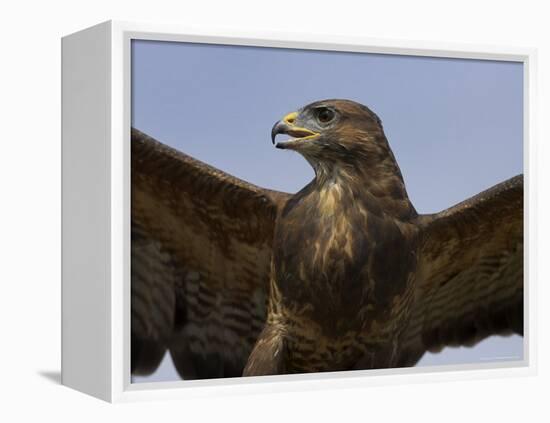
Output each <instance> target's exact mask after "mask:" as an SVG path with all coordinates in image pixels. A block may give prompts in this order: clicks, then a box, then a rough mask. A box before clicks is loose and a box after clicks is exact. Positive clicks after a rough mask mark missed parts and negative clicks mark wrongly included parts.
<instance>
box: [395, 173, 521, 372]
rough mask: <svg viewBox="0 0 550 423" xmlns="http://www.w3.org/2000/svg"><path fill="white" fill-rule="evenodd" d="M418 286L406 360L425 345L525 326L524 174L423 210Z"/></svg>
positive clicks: (467, 341) (469, 340) (466, 341)
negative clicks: (454, 202) (452, 202)
mask: <svg viewBox="0 0 550 423" xmlns="http://www.w3.org/2000/svg"><path fill="white" fill-rule="evenodd" d="M419 224H420V226H421V229H422V232H423V238H422V244H421V248H420V254H419V264H418V265H419V269H418V277H417V288H416V292H415V299H414V303H413V305H412V310H411V316H410V320H409V324H408V327H407V329H406V331H405V332H404V333H403V336H402V348H401V349H402V352H401V358H400V361H401V363H400V365H403V366H410V365H414V364H415V363H416V362H417V361H418V360H419V359H420V358H421V357H422V355H423V354H424V352H425V351H439V350H440V349H442V348H443V347H445V346H459V345H467V346H471V345H473V344H475V343H477V342H479V341H480V340H482V339H484V338H486V337H488V336H490V335H495V334H500V335H506V334H510V333H518V334H523V175H518V176H516V177H514V178H511V179H509V180H508V181H505V182H503V183H501V184H499V185H496V186H495V187H493V188H491V189H489V190H487V191H484V192H482V193H480V194H478V195H476V196H475V197H472V198H470V199H469V200H466V201H464V202H462V203H460V204H458V205H456V206H454V207H452V208H450V209H448V210H445V211H443V212H441V213H438V214H435V215H425V216H421V217H420V218H419Z"/></svg>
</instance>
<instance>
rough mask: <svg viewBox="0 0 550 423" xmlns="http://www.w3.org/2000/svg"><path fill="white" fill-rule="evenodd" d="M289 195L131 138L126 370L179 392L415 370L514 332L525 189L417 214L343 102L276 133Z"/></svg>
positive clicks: (381, 141) (366, 117)
mask: <svg viewBox="0 0 550 423" xmlns="http://www.w3.org/2000/svg"><path fill="white" fill-rule="evenodd" d="M280 133H286V134H289V135H291V136H292V137H297V138H294V139H291V140H289V141H286V142H279V143H277V147H278V148H285V149H292V150H295V151H297V152H299V153H300V154H302V155H303V156H304V157H305V158H306V159H307V161H308V162H309V163H310V164H311V165H312V167H313V168H314V170H315V178H314V180H313V181H311V182H310V183H309V184H308V185H307V186H306V187H304V188H303V189H302V190H301V191H300V192H298V193H297V194H295V195H290V194H285V193H280V192H275V191H269V190H265V189H262V188H259V187H256V186H254V185H251V184H248V183H246V182H243V181H241V180H239V179H237V178H234V177H231V176H229V175H227V174H225V173H223V172H221V171H219V170H216V169H214V168H212V167H210V166H207V165H205V164H203V163H200V162H198V161H196V160H194V159H192V158H190V157H188V156H186V155H184V154H183V153H180V152H178V151H176V150H173V149H171V148H169V147H166V146H164V145H162V144H160V143H158V142H156V141H154V140H153V139H151V138H149V137H148V136H146V135H145V134H143V133H141V132H139V131H137V130H132V299H131V302H132V320H131V327H132V345H131V348H132V372H133V373H134V374H148V373H151V372H152V371H154V370H155V369H156V367H157V366H158V364H159V362H160V360H161V359H162V356H163V355H164V353H165V351H166V350H167V349H168V350H169V351H170V353H171V355H172V358H173V359H174V363H175V365H176V368H177V370H178V372H179V374H180V375H181V376H182V378H184V379H191V378H208V377H227V376H240V375H242V374H244V375H263V374H279V373H296V372H313V371H335V370H348V369H368V368H379V367H395V366H411V365H414V364H415V363H416V362H417V361H418V360H419V359H420V357H421V356H422V355H423V353H424V352H425V351H427V350H430V351H436V350H438V349H441V348H442V347H444V346H446V345H472V344H474V343H476V342H478V341H479V340H481V339H483V338H485V337H487V336H490V335H493V334H507V333H512V332H515V333H520V334H522V333H523V178H522V176H517V177H515V178H512V179H510V180H509V181H506V182H504V183H502V184H500V185H497V186H496V187H494V188H491V189H490V190H488V191H485V192H483V193H481V194H479V195H477V196H475V197H473V198H471V199H469V200H467V201H465V202H463V203H461V204H459V205H457V206H455V207H452V208H450V209H448V210H446V211H443V212H441V213H438V214H434V215H418V214H417V212H416V210H415V209H414V207H413V205H412V204H411V202H410V201H409V199H408V196H407V192H406V189H405V184H404V182H403V178H402V176H401V172H400V170H399V167H398V165H397V163H396V161H395V158H394V156H393V154H392V152H391V149H390V147H389V144H388V142H387V140H386V137H385V135H384V131H383V129H382V125H381V122H380V119H379V118H378V117H377V116H376V115H375V114H374V113H373V112H372V111H370V110H369V109H368V108H366V107H365V106H362V105H360V104H358V103H354V102H351V101H346V100H326V101H321V102H316V103H312V104H310V105H308V106H306V107H304V108H302V109H300V110H299V111H298V112H295V113H291V114H289V115H287V116H285V118H284V119H283V120H281V121H280V122H278V123H277V124H276V125H275V126H274V128H273V131H272V137H273V139H275V137H276V136H277V135H278V134H280Z"/></svg>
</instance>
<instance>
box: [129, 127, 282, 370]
mask: <svg viewBox="0 0 550 423" xmlns="http://www.w3.org/2000/svg"><path fill="white" fill-rule="evenodd" d="M131 160H132V176H131V177H132V191H131V195H132V199H131V209H132V282H131V283H132V290H131V291H132V298H131V304H132V306H131V309H132V320H131V325H132V372H133V373H134V374H148V373H151V372H152V371H154V370H155V369H156V367H157V366H158V364H159V362H160V361H161V359H162V357H163V355H164V353H165V351H166V350H167V349H169V351H170V353H171V355H172V358H173V360H174V363H175V366H176V368H177V370H178V372H179V373H180V375H181V376H182V377H183V378H186V379H189V378H207V377H224V376H239V375H240V374H241V373H242V369H243V367H244V365H245V364H246V360H247V358H248V355H249V354H250V351H251V349H252V347H253V345H254V342H255V341H256V338H257V336H258V334H259V333H260V331H261V329H262V327H263V324H264V321H265V316H266V299H267V293H268V281H269V273H270V262H271V248H272V245H271V244H272V239H273V230H274V225H275V220H276V216H277V210H278V207H279V206H280V205H281V204H282V203H283V202H284V201H285V199H286V197H287V194H283V193H279V192H275V191H269V190H265V189H262V188H259V187H257V186H254V185H252V184H249V183H246V182H244V181H242V180H240V179H237V178H235V177H232V176H230V175H228V174H226V173H224V172H222V171H220V170H218V169H215V168H213V167H211V166H208V165H206V164H204V163H202V162H199V161H198V160H195V159H193V158H191V157H189V156H187V155H185V154H183V153H181V152H179V151H177V150H174V149H172V148H170V147H167V146H165V145H163V144H161V143H159V142H157V141H155V140H154V139H152V138H150V137H148V136H147V135H145V134H143V133H142V132H140V131H138V130H135V129H133V130H132V158H131Z"/></svg>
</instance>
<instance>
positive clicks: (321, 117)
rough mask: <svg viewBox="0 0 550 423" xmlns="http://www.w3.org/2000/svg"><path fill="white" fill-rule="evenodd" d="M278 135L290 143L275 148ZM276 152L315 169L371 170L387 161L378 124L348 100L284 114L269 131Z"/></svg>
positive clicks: (373, 116)
mask: <svg viewBox="0 0 550 423" xmlns="http://www.w3.org/2000/svg"><path fill="white" fill-rule="evenodd" d="M279 134H287V135H290V137H291V138H290V139H289V140H286V141H282V142H277V143H276V144H275V138H276V137H277V135H279ZM271 139H272V142H273V144H275V146H276V147H277V148H281V149H289V150H295V151H297V152H299V153H300V154H302V155H303V156H304V157H305V158H306V159H307V160H308V162H310V163H311V165H312V166H313V167H314V169H316V170H317V167H318V166H322V167H330V166H332V165H334V164H343V165H345V164H355V163H360V164H361V165H363V166H374V165H375V164H377V163H382V162H383V161H384V160H386V159H388V158H390V159H392V160H393V154H392V153H391V150H390V148H389V145H388V142H387V140H386V137H385V136H384V131H383V129H382V123H381V121H380V119H379V118H378V116H376V114H375V113H374V112H372V111H371V110H370V109H369V108H368V107H366V106H363V105H362V104H359V103H356V102H354V101H351V100H322V101H316V102H314V103H311V104H308V105H307V106H305V107H302V108H301V109H299V110H298V111H295V112H292V113H289V114H287V115H286V116H285V117H284V118H283V119H281V120H280V121H278V122H277V123H276V124H275V125H274V126H273V129H272V130H271Z"/></svg>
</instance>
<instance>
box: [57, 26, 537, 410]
mask: <svg viewBox="0 0 550 423" xmlns="http://www.w3.org/2000/svg"><path fill="white" fill-rule="evenodd" d="M132 39H146V40H165V41H183V42H200V43H207V44H226V45H241V46H263V47H284V48H300V49H306V50H307V49H314V50H331V51H348V52H365V53H384V54H396V55H404V54H405V55H415V56H432V57H447V58H465V59H481V60H505V61H514V62H521V63H523V65H524V108H523V109H524V170H525V227H524V236H525V261H524V263H525V269H524V270H525V271H524V278H525V290H524V310H525V335H524V348H525V351H524V359H523V361H522V362H519V363H518V362H517V361H516V362H498V363H493V362H491V363H484V364H483V363H482V364H475V365H458V366H456V367H454V368H453V369H451V370H449V368H448V367H445V369H438V368H437V367H430V368H428V369H427V368H421V369H419V368H399V369H385V370H369V371H354V372H347V373H342V372H335V373H319V374H307V375H285V376H267V377H254V378H233V379H227V380H193V381H180V382H162V383H154V384H149V383H142V384H131V383H130V352H129V350H130V270H129V266H130V153H129V152H130V94H131V92H130V91H131V89H130V43H131V40H132ZM62 72H63V75H62V102H63V106H62V138H63V139H62V161H63V170H62V383H63V384H64V385H66V386H69V387H71V388H74V389H77V390H79V391H82V392H85V393H87V394H90V395H93V396H96V397H98V398H101V399H103V400H106V401H110V402H119V401H135V400H144V399H162V398H186V397H192V396H204V395H212V394H236V393H259V392H268V391H269V392H273V391H295V390H305V389H308V390H311V389H313V390H314V389H323V388H335V387H353V386H365V385H385V384H403V383H417V382H436V381H441V380H448V379H457V380H469V379H478V378H487V377H511V376H524V375H530V374H534V373H535V372H536V354H535V353H536V346H535V341H536V340H535V337H534V333H535V329H534V327H535V315H536V309H535V307H536V301H535V300H534V298H535V292H536V275H535V274H534V269H535V263H534V261H535V254H534V253H533V251H534V250H533V248H534V245H535V239H534V236H535V231H533V230H531V228H533V227H534V226H535V225H536V203H535V201H536V198H535V194H534V193H535V184H534V183H535V178H534V175H536V169H535V168H534V166H535V160H534V157H535V151H536V143H535V140H534V138H533V130H532V128H534V124H535V113H534V105H535V103H534V99H535V93H536V89H535V86H534V81H535V78H534V75H535V72H536V52H535V51H534V50H531V49H523V48H521V49H520V48H507V47H496V46H477V45H458V44H446V43H445V44H443V43H437V42H422V43H420V42H412V41H406V40H399V41H397V40H381V39H367V38H350V37H336V36H323V37H320V36H308V35H305V34H289V33H286V34H283V33H276V34H275V33H249V32H247V33H245V32H243V33H234V32H231V33H230V32H228V31H220V30H211V29H197V28H183V27H179V26H172V25H154V24H143V23H129V22H116V21H110V22H105V23H102V24H99V25H97V26H94V27H91V28H88V29H85V30H83V31H80V32H77V33H74V34H71V35H68V36H66V37H64V38H63V40H62ZM465 370H468V371H465Z"/></svg>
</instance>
